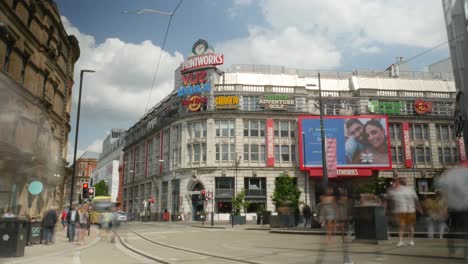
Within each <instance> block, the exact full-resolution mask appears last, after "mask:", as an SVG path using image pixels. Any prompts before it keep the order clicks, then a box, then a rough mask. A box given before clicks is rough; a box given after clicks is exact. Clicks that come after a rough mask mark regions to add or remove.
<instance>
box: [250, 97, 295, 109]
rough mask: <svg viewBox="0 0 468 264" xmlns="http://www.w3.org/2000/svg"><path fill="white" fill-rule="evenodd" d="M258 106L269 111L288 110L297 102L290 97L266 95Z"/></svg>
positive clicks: (259, 101)
mask: <svg viewBox="0 0 468 264" xmlns="http://www.w3.org/2000/svg"><path fill="white" fill-rule="evenodd" d="M258 104H259V105H262V106H263V107H264V108H265V109H267V110H288V106H289V105H294V104H295V102H294V98H290V97H289V95H264V96H263V97H261V98H260V99H259V100H258Z"/></svg>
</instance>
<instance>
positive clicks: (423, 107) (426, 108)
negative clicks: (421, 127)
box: [414, 100, 432, 115]
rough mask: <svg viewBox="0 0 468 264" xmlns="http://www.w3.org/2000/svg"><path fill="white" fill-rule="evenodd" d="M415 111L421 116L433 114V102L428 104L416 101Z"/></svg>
mask: <svg viewBox="0 0 468 264" xmlns="http://www.w3.org/2000/svg"><path fill="white" fill-rule="evenodd" d="M414 111H416V113H417V114H419V115H423V114H425V113H431V112H432V102H427V101H424V100H416V101H414Z"/></svg>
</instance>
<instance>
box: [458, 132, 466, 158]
mask: <svg viewBox="0 0 468 264" xmlns="http://www.w3.org/2000/svg"><path fill="white" fill-rule="evenodd" d="M458 151H459V153H460V161H466V150H465V141H463V137H460V138H458Z"/></svg>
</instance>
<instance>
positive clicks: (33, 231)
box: [26, 218, 42, 246]
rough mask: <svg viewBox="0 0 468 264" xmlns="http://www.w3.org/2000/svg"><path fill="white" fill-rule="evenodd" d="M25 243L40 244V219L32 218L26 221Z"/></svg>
mask: <svg viewBox="0 0 468 264" xmlns="http://www.w3.org/2000/svg"><path fill="white" fill-rule="evenodd" d="M26 226H27V236H26V245H28V246H30V245H32V244H40V243H41V240H42V221H41V219H34V218H32V219H31V220H30V221H29V222H27V225H26Z"/></svg>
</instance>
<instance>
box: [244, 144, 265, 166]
mask: <svg viewBox="0 0 468 264" xmlns="http://www.w3.org/2000/svg"><path fill="white" fill-rule="evenodd" d="M264 148H265V145H257V144H244V160H245V161H257V162H258V161H261V162H264V161H265V149H264ZM262 155H263V156H262Z"/></svg>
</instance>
